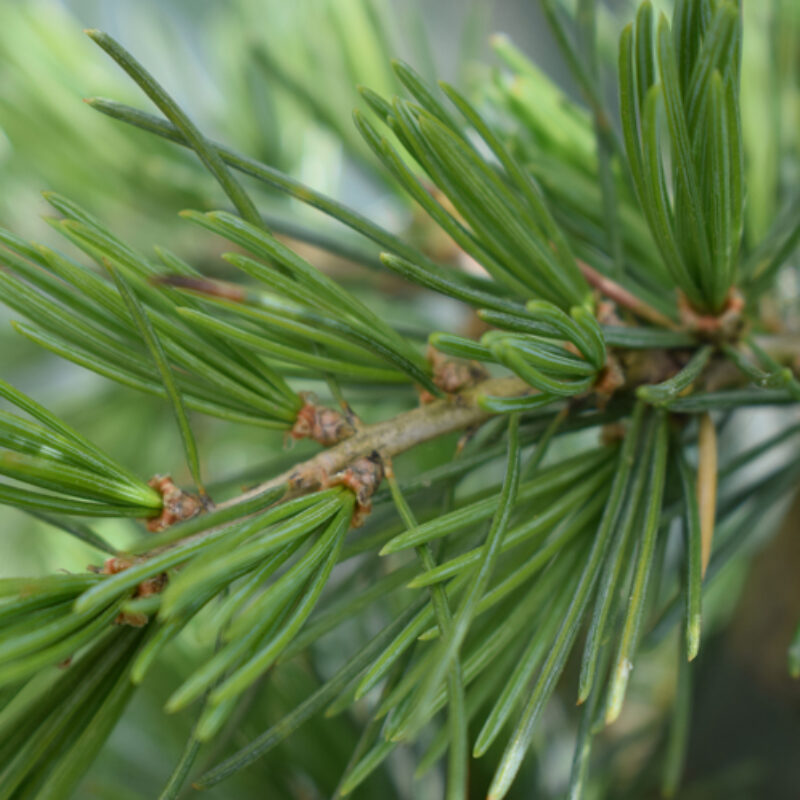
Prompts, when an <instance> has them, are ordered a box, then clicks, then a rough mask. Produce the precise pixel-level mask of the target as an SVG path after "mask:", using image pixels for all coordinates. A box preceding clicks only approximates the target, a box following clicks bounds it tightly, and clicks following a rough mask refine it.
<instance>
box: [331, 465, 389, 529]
mask: <svg viewBox="0 0 800 800" xmlns="http://www.w3.org/2000/svg"><path fill="white" fill-rule="evenodd" d="M383 476H384V466H383V459H381V456H380V454H379V453H378V451H377V450H373V451H372V452H371V453H370V454H369V455H368V456H362V457H361V458H358V459H356V460H355V461H354V462H353V463H352V464H350V466H349V467H347V469H344V470H342V471H341V472H337V473H336V475H334V476H333V477H331V478H329V479H328V480H327V482H326V484H327V486H346V487H347V488H348V489H350V491H351V492H353V494H354V495H355V496H356V509H355V511H354V512H353V519H352V521H351V525H352V527H354V528H358V527H359V526H360V525H362V524H363V523H364V520H365V519H366V517H367V516H368V515H369V512H370V511H371V510H372V495H373V494H375V492H376V490H377V488H378V487H379V486H380V485H381V481H382V480H383Z"/></svg>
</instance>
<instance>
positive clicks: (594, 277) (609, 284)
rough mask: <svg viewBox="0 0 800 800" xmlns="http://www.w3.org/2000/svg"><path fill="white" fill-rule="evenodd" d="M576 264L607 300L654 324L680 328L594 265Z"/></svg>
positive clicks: (591, 284)
mask: <svg viewBox="0 0 800 800" xmlns="http://www.w3.org/2000/svg"><path fill="white" fill-rule="evenodd" d="M578 266H579V267H580V270H581V272H582V273H583V277H584V278H586V280H587V281H588V282H589V285H590V286H593V287H594V288H595V289H597V291H598V292H600V293H601V294H603V295H605V296H606V297H607V298H608V299H609V300H613V301H614V302H615V303H616V304H617V305H619V306H622V307H623V308H627V309H628V311H632V312H633V313H634V314H636V316H637V317H641V318H642V319H646V320H647V321H648V322H652V323H653V324H654V325H658V326H660V327H662V328H669V329H670V330H680V329H681V328H680V326H679V325H678V324H677V323H676V322H674V321H673V320H671V319H670V318H669V317H668V316H667V315H666V314H662V313H661V312H660V311H659V310H658V309H656V308H653V306H651V305H650V304H649V303H646V302H645V301H644V300H642V299H641V298H639V297H637V296H636V295H635V294H633V293H632V292H629V291H628V290H627V289H626V288H625V287H624V286H620V285H619V284H618V283H617V282H616V281H612V280H611V278H607V277H606V276H605V275H603V274H602V273H600V272H598V271H597V270H596V269H595V268H594V267H590V266H589V265H588V264H586V263H585V262H583V261H581V260H578Z"/></svg>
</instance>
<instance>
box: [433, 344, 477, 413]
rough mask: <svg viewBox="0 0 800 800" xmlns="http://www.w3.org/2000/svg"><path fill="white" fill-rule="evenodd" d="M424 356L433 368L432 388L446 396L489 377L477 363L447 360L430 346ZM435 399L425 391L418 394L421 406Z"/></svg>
mask: <svg viewBox="0 0 800 800" xmlns="http://www.w3.org/2000/svg"><path fill="white" fill-rule="evenodd" d="M425 355H426V358H427V359H428V361H429V363H430V364H431V366H432V367H433V377H432V380H433V384H434V386H437V387H438V388H439V389H441V390H442V391H443V392H445V393H447V394H456V393H457V392H460V391H462V390H463V389H469V388H470V387H472V386H476V385H477V384H478V383H480V382H481V381H485V380H486V378H488V377H489V373H488V372H487V371H486V368H485V367H484V366H483V365H482V364H480V363H478V362H477V361H464V360H462V359H454V358H448V357H447V356H446V355H444V353H440V352H439V351H438V350H437V349H436V348H435V347H431V346H430V345H428V351H427V353H426V354H425ZM435 399H436V398H435V397H434V396H433V395H432V394H431V393H430V392H429V391H427V390H426V389H423V390H422V391H421V392H420V402H421V403H422V405H427V404H428V403H432V402H433V401H434V400H435Z"/></svg>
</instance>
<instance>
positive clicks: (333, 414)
mask: <svg viewBox="0 0 800 800" xmlns="http://www.w3.org/2000/svg"><path fill="white" fill-rule="evenodd" d="M302 397H303V401H304V405H303V407H302V408H301V409H300V411H298V412H297V419H296V420H295V423H294V425H293V426H292V429H291V431H289V434H290V436H291V437H292V439H313V440H314V441H315V442H318V443H319V444H321V445H323V446H324V447H331V446H332V445H334V444H338V443H339V442H341V441H343V440H344V439H347V438H348V437H349V436H352V435H353V434H354V433H355V432H356V431H355V428H354V427H353V425H352V424H351V423H350V421H349V420H348V419H347V417H346V416H345V415H344V414H342V413H341V412H339V411H336V410H335V409H333V408H327V407H326V406H318V405H316V403H314V402H313V400H312V398H311V396H310V395H308V394H304V395H302Z"/></svg>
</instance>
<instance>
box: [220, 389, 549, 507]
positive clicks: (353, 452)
mask: <svg viewBox="0 0 800 800" xmlns="http://www.w3.org/2000/svg"><path fill="white" fill-rule="evenodd" d="M533 391H535V390H533V389H531V387H530V386H528V384H526V383H525V382H524V381H523V380H521V379H520V378H516V377H512V378H492V379H490V380H486V381H483V382H482V383H480V384H478V385H477V386H475V387H474V388H472V389H468V390H467V391H464V392H462V393H461V394H457V395H453V396H452V397H446V398H443V399H441V400H436V401H434V402H433V403H429V404H427V405H423V406H420V407H419V408H415V409H413V410H411V411H407V412H405V413H404V414H399V415H398V416H396V417H393V418H392V419H388V420H385V421H383V422H377V423H375V424H374V425H367V426H365V427H364V428H363V429H362V430H360V431H357V432H356V433H355V434H353V435H352V436H350V437H349V438H348V439H345V440H344V441H343V442H340V443H339V444H337V445H335V446H334V447H331V448H329V449H328V450H324V451H323V452H321V453H318V454H317V455H316V456H314V457H313V458H311V459H309V460H308V461H305V462H303V463H302V464H299V465H297V466H295V467H293V468H292V469H290V470H288V471H287V472H284V473H283V474H281V475H278V476H276V477H275V478H272V479H271V480H268V481H266V482H265V483H262V484H259V485H258V486H256V487H254V488H253V489H250V490H249V491H247V492H245V493H244V494H241V495H238V496H237V497H235V498H232V499H231V500H228V501H226V502H225V503H220V504H219V506H218V508H219V507H224V506H230V505H235V504H236V503H241V502H244V501H245V500H248V499H250V498H252V497H254V496H256V495H258V494H261V493H262V492H265V491H268V490H270V489H274V488H275V487H276V486H282V485H284V484H288V486H289V492H290V493H291V494H292V495H296V494H304V493H306V492H310V491H313V490H314V489H318V488H319V487H321V486H323V485H325V483H326V481H327V480H328V479H329V478H330V477H331V476H333V475H335V474H337V473H339V472H341V471H342V470H344V469H346V468H347V467H348V466H350V465H351V464H353V463H354V462H355V461H356V460H358V459H359V458H365V457H367V456H369V455H370V454H371V453H373V452H376V451H377V452H378V453H380V454H381V455H386V456H389V457H391V456H395V455H397V454H399V453H403V452H405V451H406V450H410V449H411V448H412V447H414V446H416V445H418V444H421V443H422V442H427V441H429V440H430V439H435V438H436V437H438V436H442V435H444V434H447V433H452V432H454V431H460V430H464V429H466V428H470V427H473V426H475V425H479V424H480V423H482V422H485V421H486V420H487V419H489V417H491V416H492V413H491V412H489V411H486V410H485V409H483V408H481V407H480V406H479V405H478V402H477V399H478V397H479V396H480V395H482V394H487V395H494V396H496V397H513V396H516V395H525V394H530V393H531V392H533Z"/></svg>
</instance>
